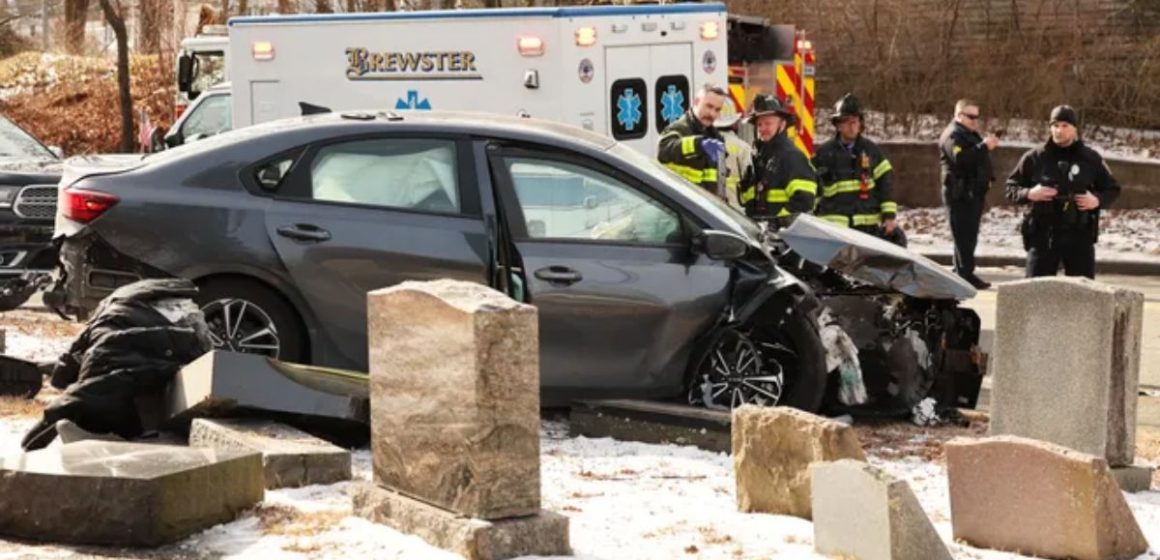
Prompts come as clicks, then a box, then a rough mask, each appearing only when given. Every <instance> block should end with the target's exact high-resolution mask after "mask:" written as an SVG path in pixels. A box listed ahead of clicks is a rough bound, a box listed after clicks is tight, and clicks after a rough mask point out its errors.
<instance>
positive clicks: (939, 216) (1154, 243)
mask: <svg viewBox="0 0 1160 560" xmlns="http://www.w3.org/2000/svg"><path fill="white" fill-rule="evenodd" d="M1022 217H1023V214H1022V210H1021V209H1019V208H1011V207H1006V206H996V207H994V208H991V209H989V210H988V211H987V213H986V214H984V215H983V221H982V226H981V229H980V230H979V248H978V250H977V251H976V255H1018V256H1023V255H1024V254H1025V251H1024V250H1023V238H1022V237H1020V235H1019V222H1020V221H1021V220H1022ZM899 221H900V222H901V223H902V226H903V228H905V229H906V236H907V238H908V239H909V241H910V245H911V248H912V249H915V250H917V251H919V252H929V251H934V252H942V253H951V252H953V250H954V244H953V241H952V239H951V228H950V224H949V223H948V222H947V217H946V210H945V209H944V208H941V207H940V208H904V209H902V211H901V214H900V216H899ZM1096 258H1098V259H1100V260H1103V259H1131V260H1157V261H1160V209H1141V210H1109V211H1107V212H1104V213H1102V214H1101V215H1100V239H1099V243H1098V244H1097V245H1096Z"/></svg>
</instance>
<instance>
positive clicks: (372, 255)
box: [45, 112, 978, 410]
mask: <svg viewBox="0 0 1160 560" xmlns="http://www.w3.org/2000/svg"><path fill="white" fill-rule="evenodd" d="M60 198H61V204H60V209H59V212H58V216H57V229H56V235H57V242H58V243H59V244H60V245H61V267H60V269H59V270H58V275H57V281H56V284H55V286H54V289H53V291H52V292H51V293H50V294H49V295H47V296H46V297H45V301H46V302H47V303H49V304H50V305H52V306H53V307H54V308H55V309H57V310H58V311H60V312H62V313H65V314H71V315H74V316H84V315H85V314H87V313H89V312H91V310H92V309H93V308H94V307H95V305H96V304H97V302H99V301H100V300H101V298H102V297H104V296H105V295H107V294H108V293H110V292H111V291H112V290H113V289H116V288H117V287H118V286H121V285H124V284H126V283H129V282H133V281H135V280H137V279H139V278H147V277H166V276H177V277H183V278H188V279H190V280H192V281H194V282H195V283H196V284H197V285H198V286H199V288H200V294H199V296H198V298H199V303H200V304H201V305H202V306H203V309H204V311H205V314H206V319H207V322H208V323H209V325H210V327H211V329H212V330H213V332H214V336H215V343H216V344H217V345H218V346H219V347H222V348H226V349H232V350H239V351H247V352H256V353H262V354H265V355H268V356H271V357H277V358H279V359H282V360H285V361H297V362H305V363H311V364H316V365H321V366H329V367H338V368H345V369H357V370H362V371H365V370H366V368H367V362H366V360H367V349H366V340H367V337H366V324H367V321H366V293H367V292H368V291H371V290H374V289H377V288H381V287H384V286H389V285H393V284H397V283H399V282H402V281H404V280H428V279H435V278H454V279H460V280H469V281H475V282H480V283H484V284H487V285H489V286H492V287H494V288H495V289H497V290H500V291H503V292H505V293H507V294H508V295H510V296H511V297H513V298H515V299H518V300H522V301H527V302H529V303H531V304H533V305H535V306H536V307H537V308H538V309H539V313H540V346H541V385H542V388H543V397H544V402H545V403H546V404H557V403H564V402H568V401H570V400H572V399H576V398H587V397H608V396H615V397H639V398H680V399H683V400H684V399H687V400H691V401H693V402H698V403H702V404H706V405H709V406H725V407H730V406H736V405H738V404H741V403H756V404H762V405H776V404H785V405H791V406H796V407H799V408H802V409H806V410H818V409H820V408H821V407H822V406H823V403H824V402H825V403H827V404H832V405H833V406H835V407H839V406H851V407H852V406H868V405H874V404H875V403H876V402H879V401H881V402H883V403H885V401H886V400H887V399H886V397H884V396H882V395H886V396H890V395H891V393H892V392H893V393H896V394H897V395H901V397H900V399H901V400H899V401H898V402H897V403H895V402H891V403H890V404H891V406H906V405H909V406H913V404H915V403H910V402H909V401H910V400H913V399H912V398H910V396H911V394H921V395H922V396H923V397H924V398H925V397H926V396H927V395H929V394H932V392H933V393H935V394H938V391H940V390H944V389H945V390H946V391H947V392H946V395H945V396H940V397H938V399H937V400H938V401H939V402H940V403H944V404H946V405H950V404H953V403H957V402H959V401H958V400H957V399H959V395H958V393H960V392H961V391H959V390H958V389H957V388H956V386H955V385H954V383H951V384H950V387H949V388H946V384H945V383H944V384H941V385H940V382H939V380H940V379H948V378H953V377H954V376H955V375H958V370H957V369H955V367H957V366H955V365H954V364H957V363H958V362H957V361H956V360H957V359H958V358H953V357H952V358H948V357H947V356H949V355H950V354H949V353H948V351H953V352H959V351H960V350H961V351H962V352H965V353H968V354H969V352H970V348H971V347H972V346H973V344H974V343H975V342H977V337H978V321H977V318H976V319H975V321H974V323H973V328H972V323H971V322H970V321H963V320H962V319H961V318H962V317H963V316H966V315H971V313H970V312H969V311H965V310H962V309H960V308H958V306H957V299H962V298H964V297H970V296H971V295H973V290H970V288H969V286H968V287H966V289H967V290H970V291H962V292H959V293H956V294H952V297H945V298H944V297H942V296H941V295H936V297H931V294H922V293H916V294H914V295H907V294H906V293H905V292H899V290H898V286H897V285H892V284H891V283H889V282H887V283H880V282H879V283H876V282H874V281H873V280H874V279H873V278H866V277H862V276H858V275H849V274H846V271H843V270H841V268H840V267H838V266H826V265H827V264H828V263H811V262H810V261H809V260H807V259H809V258H811V255H810V254H809V253H806V252H796V251H795V250H794V248H793V247H792V238H791V237H790V236H789V235H787V236H786V237H784V238H782V237H777V236H771V235H768V234H766V233H765V232H763V231H762V230H761V229H760V228H759V227H758V226H757V225H755V224H754V223H753V222H751V221H749V220H748V219H747V218H746V217H745V216H743V215H741V214H739V213H737V212H736V211H734V210H733V209H731V208H730V207H728V206H726V205H724V204H722V203H720V202H719V201H718V200H717V199H715V198H713V197H712V196H709V195H708V194H707V193H704V192H703V191H701V190H700V189H698V188H695V187H693V186H691V185H689V184H688V183H686V182H684V180H682V179H681V178H679V177H677V176H676V175H673V174H672V173H670V172H669V171H668V170H666V169H664V168H663V167H661V166H660V165H658V164H656V162H654V161H653V160H651V159H650V158H647V157H644V156H642V155H641V154H639V153H637V152H635V151H633V150H631V149H629V148H627V147H625V146H622V145H620V144H618V143H616V142H614V141H612V140H610V139H608V138H605V137H603V136H598V135H595V134H592V133H589V132H585V131H582V130H578V129H575V128H571V127H565V126H561V125H558V124H554V123H549V122H545V121H537V120H533V119H516V118H507V117H501V116H495V115H480V114H449V113H444V114H440V113H435V112H433V113H429V114H412V113H408V114H406V115H405V116H404V115H400V114H395V113H346V114H341V115H340V114H329V115H317V116H311V117H305V118H300V119H291V120H288V121H280V122H275V123H268V124H263V125H258V126H254V127H248V128H245V129H240V130H236V131H232V132H229V133H225V134H222V135H220V136H217V137H214V138H211V139H207V140H203V141H201V142H197V143H194V144H190V145H188V146H182V147H179V148H175V149H173V150H169V151H166V152H163V153H159V154H154V155H151V156H147V157H144V158H141V157H134V158H111V157H99V156H97V157H89V158H81V159H73V160H70V161H69V162H68V164H67V166H66V170H65V177H64V179H62V182H61V192H60ZM815 222H817V221H816V220H810V219H809V218H807V219H806V220H804V221H802V222H800V223H801V224H806V223H811V224H815V225H816V226H817V227H819V228H825V226H824V225H821V224H816V223H815ZM795 227H797V226H796V225H795ZM830 230H835V231H837V232H838V233H842V232H841V230H837V229H836V228H830ZM793 231H794V228H790V230H789V231H787V232H786V233H787V234H790V233H791V232H793ZM864 237H866V238H867V239H870V238H869V237H868V236H864ZM785 242H791V243H790V245H791V246H786V245H785V244H784V243H785ZM803 256H805V257H806V258H805V259H803V258H802V257H803ZM870 264H873V263H870ZM940 271H941V269H937V267H934V268H932V269H930V270H926V271H924V274H933V275H935V276H938V275H939V274H943V275H946V273H945V272H940ZM947 276H949V275H947ZM959 287H960V288H961V286H959ZM843 295H848V296H851V297H853V298H855V299H858V300H863V301H866V302H879V303H880V304H881V305H885V306H887V307H888V308H889V309H892V310H893V311H891V312H890V313H891V314H890V315H888V316H887V315H883V314H882V312H880V311H881V309H880V308H876V309H875V310H874V311H873V314H875V315H874V317H870V316H866V318H865V321H869V322H870V323H874V329H877V330H873V329H871V330H873V332H874V333H875V334H874V335H873V337H871V336H870V334H866V335H865V336H866V337H869V338H865V339H863V338H861V336H862V335H861V333H860V331H855V330H852V327H854V326H856V325H853V324H850V325H847V324H845V323H842V324H840V325H832V326H831V327H832V328H829V329H828V330H827V326H826V325H825V324H820V323H819V318H821V317H825V316H828V315H827V313H831V312H827V311H826V310H827V309H831V310H832V314H833V315H837V316H838V321H839V322H842V321H847V320H848V317H847V316H846V314H847V313H856V314H858V316H859V317H861V316H862V315H863V314H865V313H869V311H867V310H848V309H845V308H843V309H839V308H842V306H841V305H839V300H837V299H834V298H840V297H841V296H843ZM943 295H945V294H943ZM879 303H876V305H879ZM879 316H881V317H879ZM879 319H881V320H882V321H885V323H883V324H881V325H879V324H877V323H875V321H878V320H879ZM868 324H869V323H868ZM871 330H867V333H870V332H871ZM838 331H841V335H842V340H843V341H844V342H845V343H846V345H845V347H846V348H847V350H849V349H850V348H851V347H855V350H854V351H853V354H854V356H855V359H856V360H857V361H858V364H856V365H855V364H853V361H852V359H851V358H850V356H849V354H850V352H849V351H848V352H847V353H846V355H845V357H843V355H842V353H841V352H836V351H835V350H832V349H831V348H836V346H834V345H833V344H831V345H830V347H831V348H827V345H826V344H825V343H824V341H823V336H827V337H831V336H832V335H834V334H835V333H837V332H838ZM908 333H915V334H913V335H912V334H908ZM913 336H918V337H919V338H920V339H921V340H922V342H923V344H925V347H926V348H927V354H926V357H925V358H923V359H921V360H920V362H921V364H920V365H922V366H923V367H921V368H919V369H920V371H919V370H916V371H914V372H913V374H914V375H915V376H918V377H921V378H922V379H921V380H919V382H918V383H917V384H914V383H908V382H905V381H904V382H898V381H894V382H886V383H885V384H884V387H885V388H884V392H881V394H879V392H878V391H877V389H878V387H877V385H875V381H874V380H873V379H871V378H872V377H873V376H874V374H875V367H874V365H875V361H874V360H875V359H876V358H875V356H876V355H877V354H876V352H878V350H876V349H875V348H872V346H874V345H878V346H879V347H880V346H882V342H883V341H885V342H888V343H889V345H890V348H892V349H897V348H903V347H904V346H905V344H910V346H909V347H910V348H912V349H917V348H918V345H917V343H914V342H910V343H906V342H899V341H903V340H909V339H908V338H907V337H913ZM871 338H873V340H871ZM435 343H437V342H435ZM851 345H852V346H851ZM944 350H947V351H944ZM892 351H893V352H898V350H889V349H888V350H886V354H887V355H889V354H890V353H891V352H892ZM928 360H929V361H928ZM833 364H838V365H833ZM948 364H949V365H948ZM831 366H832V367H831ZM886 369H887V370H888V369H889V368H886ZM968 369H969V368H968ZM884 371H885V370H884ZM972 371H974V372H975V374H976V377H977V369H974V370H972ZM855 374H857V375H855ZM887 375H893V373H892V372H890V371H887ZM843 376H844V377H843ZM948 376H949V377H948ZM843 379H846V381H845V382H842V380H843ZM858 383H861V387H862V389H863V390H864V391H867V395H866V396H865V397H866V398H862V399H857V398H854V399H850V398H846V399H844V400H843V399H842V398H841V397H842V395H843V394H844V393H842V392H841V391H840V390H839V389H840V388H841V387H846V388H847V389H853V390H855V391H857V387H858V386H859V385H858ZM828 390H829V391H830V392H831V395H830V396H831V398H827V391H828ZM847 392H848V391H847ZM855 396H858V395H855ZM875 399H877V401H876V400H875Z"/></svg>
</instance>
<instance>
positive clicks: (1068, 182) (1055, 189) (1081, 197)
mask: <svg viewBox="0 0 1160 560" xmlns="http://www.w3.org/2000/svg"><path fill="white" fill-rule="evenodd" d="M1050 123H1051V138H1050V139H1049V140H1048V141H1047V144H1045V145H1043V146H1042V147H1039V148H1034V149H1032V150H1030V151H1028V152H1027V153H1026V154H1023V158H1022V159H1020V160H1019V165H1017V166H1016V167H1015V170H1014V171H1012V172H1011V176H1010V177H1009V178H1008V179H1007V198H1008V199H1010V200H1011V201H1013V202H1016V203H1019V204H1026V205H1030V208H1029V210H1028V211H1027V212H1026V213H1025V214H1024V215H1023V223H1022V224H1020V231H1021V233H1022V234H1023V247H1024V249H1026V250H1027V276H1028V277H1029V278H1030V277H1032V276H1055V274H1056V273H1057V272H1058V270H1059V265H1060V264H1061V263H1062V264H1063V270H1064V272H1065V273H1066V274H1067V275H1068V276H1087V277H1088V278H1095V275H1096V253H1095V251H1096V250H1095V242H1096V238H1097V236H1098V235H1099V220H1100V214H1099V210H1100V209H1101V208H1107V207H1108V206H1110V205H1111V204H1112V203H1113V202H1115V200H1116V198H1117V197H1118V196H1119V195H1120V185H1119V184H1117V183H1116V179H1115V177H1112V172H1111V170H1110V169H1109V168H1108V164H1107V163H1105V162H1104V159H1103V158H1102V157H1100V154H1098V153H1097V152H1096V151H1095V150H1093V149H1091V148H1089V147H1087V146H1085V145H1084V143H1083V141H1082V140H1080V139H1079V130H1078V128H1077V124H1078V123H1079V119H1078V117H1077V115H1076V112H1075V109H1072V108H1071V107H1069V106H1067V105H1060V106H1058V107H1056V108H1055V109H1052V111H1051V120H1050Z"/></svg>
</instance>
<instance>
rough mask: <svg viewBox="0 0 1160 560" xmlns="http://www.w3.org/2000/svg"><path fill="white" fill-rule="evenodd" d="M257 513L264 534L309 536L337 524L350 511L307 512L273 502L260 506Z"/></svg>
mask: <svg viewBox="0 0 1160 560" xmlns="http://www.w3.org/2000/svg"><path fill="white" fill-rule="evenodd" d="M255 515H257V516H258V526H259V527H261V529H262V533H263V534H266V535H285V536H289V537H309V536H313V535H317V534H318V533H322V532H324V531H326V530H327V529H330V528H331V527H333V526H334V525H337V524H338V523H339V522H340V521H342V519H343V518H344V517H346V516H347V515H348V513H347V512H343V511H315V512H305V511H301V510H297V509H294V508H292V507H288V506H283V505H277V504H271V505H262V506H259V507H258V509H257V510H256V511H255Z"/></svg>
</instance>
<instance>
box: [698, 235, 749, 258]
mask: <svg viewBox="0 0 1160 560" xmlns="http://www.w3.org/2000/svg"><path fill="white" fill-rule="evenodd" d="M694 245H695V246H696V247H697V248H698V249H700V250H701V252H702V253H705V256H707V257H709V258H710V259H713V260H718V261H732V260H737V259H739V258H741V257H744V256H745V253H747V252H749V247H750V243H749V240H747V239H745V238H744V237H742V236H740V235H737V234H735V233H729V232H727V231H718V230H713V229H707V230H705V231H703V232H701V234H700V235H698V236H697V237H696V238H695V241H694Z"/></svg>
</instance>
